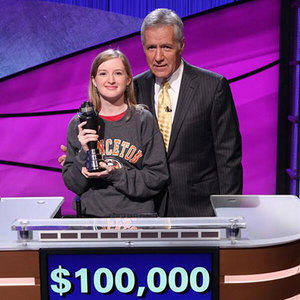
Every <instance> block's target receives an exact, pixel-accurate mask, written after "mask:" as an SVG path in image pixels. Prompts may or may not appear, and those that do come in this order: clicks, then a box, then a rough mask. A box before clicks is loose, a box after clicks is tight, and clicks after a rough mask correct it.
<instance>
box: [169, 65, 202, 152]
mask: <svg viewBox="0 0 300 300" xmlns="http://www.w3.org/2000/svg"><path fill="white" fill-rule="evenodd" d="M194 77H195V74H194V73H193V72H192V68H191V67H190V66H189V65H188V64H187V63H186V62H184V70H183V74H182V80H181V84H180V91H179V95H178V101H177V106H176V111H175V115H174V119H173V124H172V131H171V137H170V143H169V148H168V153H167V156H168V157H169V156H170V154H171V153H172V150H173V148H174V145H175V143H176V139H177V137H178V133H179V131H180V128H181V126H182V122H183V120H184V118H185V116H186V115H187V114H188V112H189V107H190V102H191V100H192V98H193V95H194V92H195V89H196V83H195V82H194V81H193V78H194Z"/></svg>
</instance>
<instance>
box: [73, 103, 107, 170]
mask: <svg viewBox="0 0 300 300" xmlns="http://www.w3.org/2000/svg"><path fill="white" fill-rule="evenodd" d="M78 116H79V120H80V122H81V123H82V122H87V123H86V125H84V126H83V129H93V130H95V131H96V132H98V126H99V124H100V120H99V119H100V117H99V114H98V112H97V110H96V109H95V108H94V106H93V104H92V103H91V102H89V101H85V102H83V103H82V104H81V106H80V108H79V111H78ZM88 147H89V150H88V151H87V158H86V163H85V165H86V168H87V170H88V171H89V172H100V171H103V170H104V169H103V168H100V167H99V162H100V161H103V159H102V156H101V154H100V153H99V150H98V148H97V141H95V142H93V141H92V142H88Z"/></svg>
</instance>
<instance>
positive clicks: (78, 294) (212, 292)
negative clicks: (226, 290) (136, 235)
mask: <svg viewBox="0 0 300 300" xmlns="http://www.w3.org/2000/svg"><path fill="white" fill-rule="evenodd" d="M131 250H132V249H131ZM42 251H43V250H42ZM46 251H47V250H46ZM49 251H50V250H49ZM66 251H67V252H69V253H68V254H63V253H64V252H65V251H62V250H57V251H55V250H54V252H53V250H51V254H49V253H48V254H47V255H44V257H46V262H43V260H41V265H42V268H43V266H47V271H46V272H45V274H44V275H43V274H42V297H43V299H51V300H52V299H72V300H73V299H98V298H99V297H101V296H105V297H106V298H109V297H111V298H112V299H119V297H121V296H122V299H123V298H126V297H127V298H130V297H131V298H148V299H162V298H163V299H168V298H169V299H174V298H178V299H184V298H186V299H191V298H193V297H194V298H197V299H217V290H218V282H217V280H218V275H219V274H218V266H217V262H216V260H215V256H216V255H215V254H216V253H209V252H203V251H202V250H201V251H199V250H198V251H184V253H180V252H179V251H175V252H174V251H173V250H169V252H167V251H162V250H161V249H156V250H155V252H154V253H150V252H149V251H147V252H146V251H142V252H141V251H139V252H138V251H128V250H126V252H125V253H120V252H121V250H119V251H118V253H116V251H115V249H113V250H112V251H107V250H105V252H104V250H103V249H99V250H98V252H97V251H95V249H93V250H91V249H81V250H79V249H78V250H75V252H74V253H71V252H73V251H71V252H70V250H69V251H68V250H66ZM87 251H88V252H89V254H86V253H85V252H87ZM55 252H56V253H55ZM57 252H60V253H62V254H59V253H57ZM114 252H115V253H114ZM123 252H124V250H123ZM81 253H83V254H81ZM45 281H46V282H45Z"/></svg>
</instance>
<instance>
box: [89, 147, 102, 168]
mask: <svg viewBox="0 0 300 300" xmlns="http://www.w3.org/2000/svg"><path fill="white" fill-rule="evenodd" d="M86 154H87V157H86V163H85V165H86V168H87V170H88V171H89V172H101V171H104V170H105V169H104V168H101V167H100V166H99V162H100V161H103V160H102V157H101V155H100V153H99V150H98V149H91V150H89V151H88V152H87V153H86Z"/></svg>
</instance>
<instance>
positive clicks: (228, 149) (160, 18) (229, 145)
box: [134, 9, 242, 217]
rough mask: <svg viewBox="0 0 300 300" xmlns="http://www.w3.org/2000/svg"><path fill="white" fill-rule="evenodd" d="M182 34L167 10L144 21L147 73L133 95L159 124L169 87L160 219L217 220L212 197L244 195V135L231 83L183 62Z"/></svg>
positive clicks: (178, 22) (178, 21)
mask: <svg viewBox="0 0 300 300" xmlns="http://www.w3.org/2000/svg"><path fill="white" fill-rule="evenodd" d="M182 29H183V24H182V21H181V19H180V18H179V17H178V16H177V15H176V14H175V13H174V12H173V11H171V10H169V9H156V10H154V11H152V12H151V13H150V14H148V15H147V16H146V18H145V19H144V22H143V24H142V30H141V35H142V43H143V48H144V52H145V55H146V59H147V62H148V65H149V70H148V71H146V72H145V73H143V74H140V75H137V76H136V77H135V78H134V84H135V93H136V99H137V101H138V103H143V104H146V105H147V106H148V107H149V109H150V111H151V112H152V113H153V115H156V117H157V119H158V123H159V125H160V120H159V119H160V116H159V111H160V106H161V105H163V104H161V103H160V101H161V100H160V98H161V97H160V94H162V93H163V89H164V88H163V86H164V84H165V82H168V84H169V85H168V88H167V90H168V97H169V98H170V101H169V102H168V104H167V105H165V111H166V112H168V113H169V114H171V117H170V120H171V121H170V122H171V127H170V133H169V137H167V138H165V136H164V133H166V132H165V131H168V129H167V130H166V129H165V127H164V126H165V125H163V124H162V126H160V128H161V131H162V134H163V136H164V140H165V143H166V150H167V161H168V167H169V171H170V182H169V184H168V186H167V188H166V191H165V194H164V195H163V197H162V203H161V206H160V215H165V216H170V217H186V216H189V217H192V216H195V217H196V216H213V215H214V213H213V209H212V206H211V204H210V200H209V197H210V195H212V194H241V193H242V165H241V156H242V154H241V136H240V132H239V124H238V119H237V115H236V110H235V106H234V102H233V99H232V95H231V91H230V88H229V85H228V82H227V80H226V79H225V78H224V77H222V76H221V75H218V74H215V73H213V72H210V71H207V70H204V69H200V68H197V67H194V66H191V65H189V64H188V63H187V62H185V61H184V60H182V57H181V54H182V51H183V48H184V37H183V33H182ZM167 126H168V125H167ZM167 135H168V132H167Z"/></svg>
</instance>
